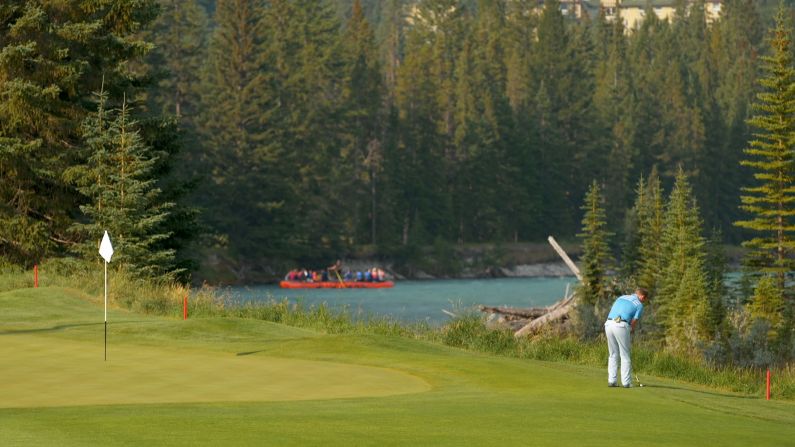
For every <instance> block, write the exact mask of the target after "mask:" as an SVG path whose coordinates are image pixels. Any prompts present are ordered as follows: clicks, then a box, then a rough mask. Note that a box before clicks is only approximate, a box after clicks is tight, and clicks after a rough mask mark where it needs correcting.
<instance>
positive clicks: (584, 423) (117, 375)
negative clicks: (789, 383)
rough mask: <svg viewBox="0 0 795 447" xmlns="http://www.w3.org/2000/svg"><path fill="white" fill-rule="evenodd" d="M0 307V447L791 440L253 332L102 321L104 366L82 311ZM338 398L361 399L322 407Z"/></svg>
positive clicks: (788, 431)
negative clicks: (105, 328)
mask: <svg viewBox="0 0 795 447" xmlns="http://www.w3.org/2000/svg"><path fill="white" fill-rule="evenodd" d="M0 308H1V309H2V312H0V340H2V343H0V359H2V361H1V362H0V439H2V440H3V442H2V443H3V445H87V444H89V445H92V444H93V445H151V444H169V445H196V444H206V445H223V444H225V445H264V444H273V445H275V444H278V445H282V444H288V443H292V444H324V445H326V444H332V445H350V444H354V445H376V444H377V445H383V444H386V445H403V444H409V443H415V444H421V445H429V444H434V445H438V444H449V445H452V444H465V445H476V444H477V445H485V444H497V443H500V444H503V443H506V442H515V443H522V444H524V445H527V444H529V445H551V444H553V443H554V444H556V445H610V446H616V445H698V444H701V445H755V446H758V445H788V444H789V443H791V442H792V439H793V437H795V428H793V427H792V425H791V421H792V420H793V419H794V418H795V404H793V403H788V402H765V401H762V400H759V399H753V398H746V397H741V396H733V395H727V394H718V393H715V392H712V391H709V390H704V389H699V388H695V387H691V386H685V385H680V384H677V383H673V382H666V381H662V380H658V379H654V378H644V379H645V380H646V381H648V382H649V386H647V387H645V388H633V389H629V390H625V389H608V388H606V386H605V377H604V376H605V373H604V371H603V370H601V369H592V368H583V367H576V366H571V365H564V364H555V363H544V362H534V361H525V360H517V359H510V358H500V357H491V356H484V355H477V354H472V353H469V352H464V351H460V350H455V349H449V348H446V347H442V346H437V345H432V344H428V343H424V342H417V341H413V340H409V339H402V338H394V337H380V336H330V335H324V334H318V333H314V332H311V331H306V330H302V329H295V328H290V327H285V326H280V325H275V324H270V323H264V322H258V321H248V320H233V319H229V320H220V319H193V320H189V321H188V322H183V321H180V320H169V319H162V318H153V317H145V316H140V315H134V314H129V313H127V312H123V311H119V310H115V311H113V312H111V314H110V318H109V319H110V321H111V326H110V328H111V331H110V334H111V335H110V349H109V361H108V362H107V363H105V362H102V361H101V359H102V325H101V318H102V309H101V306H99V305H98V303H97V302H96V300H94V302H89V301H87V300H85V299H83V298H81V297H80V296H79V294H77V293H76V292H72V291H68V290H64V289H39V290H31V289H26V290H19V291H14V292H9V293H5V294H0ZM20 390H24V392H22V391H20ZM425 390H427V391H425ZM346 393H347V394H346ZM407 393H408V394H407ZM31 394H37V396H35V397H31V396H30V395H31ZM100 394H101V395H103V397H102V400H99V401H98V400H97V399H98V398H97V397H95V396H97V395H100ZM345 395H349V396H359V397H350V398H335V397H338V396H345ZM26 396H27V397H26ZM291 399H303V400H291ZM197 401H201V402H197ZM97 403H104V405H97ZM616 421H634V423H631V424H627V423H624V424H621V425H619V423H617V422H616Z"/></svg>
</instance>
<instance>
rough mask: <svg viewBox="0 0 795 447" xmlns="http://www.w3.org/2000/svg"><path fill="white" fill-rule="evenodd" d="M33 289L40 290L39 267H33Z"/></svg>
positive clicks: (35, 265) (36, 265)
mask: <svg viewBox="0 0 795 447" xmlns="http://www.w3.org/2000/svg"><path fill="white" fill-rule="evenodd" d="M33 288H35V289H38V288H39V265H38V264H34V265H33Z"/></svg>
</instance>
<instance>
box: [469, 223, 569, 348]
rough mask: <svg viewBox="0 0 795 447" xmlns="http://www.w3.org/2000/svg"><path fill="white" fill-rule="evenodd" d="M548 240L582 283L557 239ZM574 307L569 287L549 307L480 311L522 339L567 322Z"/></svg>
mask: <svg viewBox="0 0 795 447" xmlns="http://www.w3.org/2000/svg"><path fill="white" fill-rule="evenodd" d="M548 240H549V243H550V245H552V248H554V249H555V251H556V252H558V254H559V255H560V257H561V258H563V261H564V262H565V263H566V265H568V266H569V268H570V269H571V271H572V273H574V276H576V277H577V279H579V280H580V281H582V275H581V274H580V270H579V269H578V268H577V265H576V264H574V262H573V261H572V260H571V259H570V258H569V256H568V255H567V254H566V252H565V251H563V249H562V248H561V247H560V245H558V243H557V242H556V241H555V238H553V237H552V236H550V237H549V238H548ZM574 306H575V301H574V294H569V288H568V286H567V287H566V294H565V296H564V297H563V299H562V300H560V301H558V302H557V303H555V304H553V305H551V306H548V307H528V308H519V307H493V306H480V311H481V312H486V313H489V314H491V317H490V319H493V318H494V317H495V316H497V322H498V323H501V324H507V325H508V326H509V327H511V329H513V330H514V331H515V332H514V334H513V335H514V337H521V336H523V335H526V334H530V333H533V332H536V331H538V330H539V329H541V328H542V327H544V326H546V325H548V324H550V323H553V322H562V321H566V320H567V319H568V318H569V313H570V312H571V310H572V309H574Z"/></svg>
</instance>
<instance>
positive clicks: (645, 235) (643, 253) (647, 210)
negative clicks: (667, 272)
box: [637, 169, 665, 301]
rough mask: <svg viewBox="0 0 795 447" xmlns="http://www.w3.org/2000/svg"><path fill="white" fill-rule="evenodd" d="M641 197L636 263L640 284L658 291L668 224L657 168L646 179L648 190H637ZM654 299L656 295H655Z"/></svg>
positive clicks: (655, 293) (638, 213)
mask: <svg viewBox="0 0 795 447" xmlns="http://www.w3.org/2000/svg"><path fill="white" fill-rule="evenodd" d="M637 194H638V197H639V198H640V197H641V196H643V199H639V200H638V210H637V215H638V235H639V237H640V246H639V248H638V251H639V254H640V262H639V265H638V267H637V279H638V284H640V285H641V286H642V287H645V288H646V289H648V290H649V293H650V294H652V295H653V296H656V295H657V292H658V290H659V287H660V280H661V277H662V272H663V268H664V267H665V260H664V258H663V227H664V225H665V204H664V199H663V191H662V186H661V184H660V178H659V176H658V175H657V171H656V169H655V170H652V172H651V174H650V175H649V180H648V181H647V182H646V189H645V191H643V192H641V191H638V192H637ZM655 301H657V300H656V298H655Z"/></svg>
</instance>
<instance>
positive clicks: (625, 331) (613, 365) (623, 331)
mask: <svg viewBox="0 0 795 447" xmlns="http://www.w3.org/2000/svg"><path fill="white" fill-rule="evenodd" d="M629 333H630V326H629V323H627V322H626V321H622V322H621V323H616V322H615V321H613V320H607V322H606V323H605V335H607V349H608V352H609V353H610V357H608V359H607V381H608V383H616V375H617V373H618V356H619V355H620V356H621V384H622V385H624V386H629V385H630V384H631V383H632V360H630V358H629V355H630V351H631V349H632V346H631V344H630V343H631V340H630V337H629Z"/></svg>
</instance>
